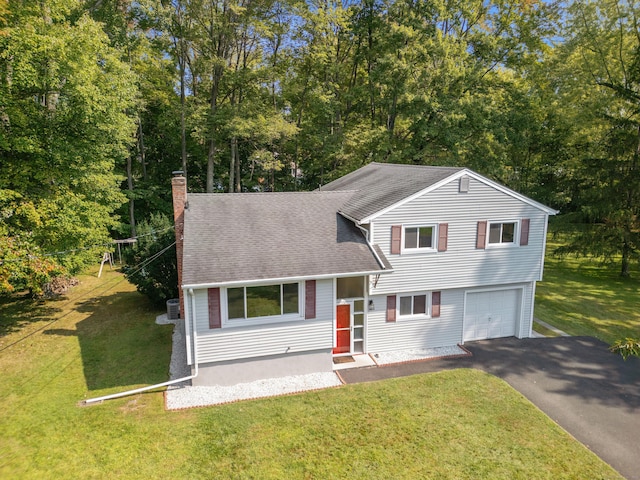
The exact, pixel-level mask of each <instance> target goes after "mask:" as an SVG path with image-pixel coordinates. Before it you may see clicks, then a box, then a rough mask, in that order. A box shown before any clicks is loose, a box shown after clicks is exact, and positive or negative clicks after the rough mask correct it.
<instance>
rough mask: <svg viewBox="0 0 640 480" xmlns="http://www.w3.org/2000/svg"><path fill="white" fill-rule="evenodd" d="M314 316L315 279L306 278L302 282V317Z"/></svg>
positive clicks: (309, 317) (307, 318)
mask: <svg viewBox="0 0 640 480" xmlns="http://www.w3.org/2000/svg"><path fill="white" fill-rule="evenodd" d="M313 318H316V281H315V280H307V281H306V282H305V283H304V319H305V320H311V319H313Z"/></svg>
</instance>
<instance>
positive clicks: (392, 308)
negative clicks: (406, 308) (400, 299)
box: [387, 295, 396, 322]
mask: <svg viewBox="0 0 640 480" xmlns="http://www.w3.org/2000/svg"><path fill="white" fill-rule="evenodd" d="M395 321H396V296H395V295H389V296H388V297H387V322H395Z"/></svg>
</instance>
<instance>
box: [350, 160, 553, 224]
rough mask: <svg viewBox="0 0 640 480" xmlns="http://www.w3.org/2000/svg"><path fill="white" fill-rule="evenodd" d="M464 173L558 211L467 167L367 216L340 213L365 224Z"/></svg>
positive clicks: (504, 191) (537, 205)
mask: <svg viewBox="0 0 640 480" xmlns="http://www.w3.org/2000/svg"><path fill="white" fill-rule="evenodd" d="M464 175H468V176H470V177H473V178H474V179H476V180H478V181H479V182H482V183H484V184H486V185H489V186H491V187H493V188H495V189H497V190H499V191H501V192H502V193H505V194H507V195H510V196H512V197H515V198H517V199H518V200H520V201H522V202H525V203H527V204H529V205H531V206H532V207H535V208H537V209H539V210H542V211H543V212H544V213H546V214H547V215H556V214H557V213H560V211H559V210H554V209H553V208H549V207H547V206H546V205H543V204H542V203H539V202H536V201H535V200H533V199H531V198H529V197H527V196H525V195H522V194H521V193H518V192H516V191H515V190H511V189H510V188H508V187H505V186H504V185H500V184H499V183H497V182H494V181H493V180H490V179H488V178H487V177H484V176H482V175H480V174H479V173H476V172H474V171H473V170H469V169H468V168H463V169H462V170H460V171H458V172H456V173H453V174H451V175H449V176H448V177H445V178H443V179H442V180H440V181H438V182H436V183H434V184H433V185H429V186H428V187H426V188H423V189H422V190H420V191H418V192H416V193H414V194H412V195H409V196H408V197H405V198H403V199H402V200H400V201H398V202H396V203H394V204H393V205H389V206H388V207H385V208H383V209H382V210H379V211H377V212H375V213H372V214H371V215H368V216H367V217H365V218H363V219H361V220H356V219H355V218H352V217H349V216H348V215H345V214H344V213H343V212H342V211H340V212H339V213H340V215H342V216H344V217H345V218H348V219H349V220H351V221H352V222H355V223H356V225H362V224H366V223H371V222H372V221H373V220H375V219H376V218H377V217H379V216H380V215H384V214H385V213H387V212H389V211H391V210H393V209H394V208H397V207H399V206H400V205H403V204H405V203H407V202H410V201H411V200H413V199H415V198H418V197H420V196H422V195H425V194H427V193H429V192H432V191H433V190H436V189H438V188H440V187H441V186H443V185H446V184H447V183H449V182H451V181H453V180H457V179H458V178H460V177H462V176H464Z"/></svg>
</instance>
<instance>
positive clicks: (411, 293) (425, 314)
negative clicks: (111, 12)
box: [396, 291, 432, 320]
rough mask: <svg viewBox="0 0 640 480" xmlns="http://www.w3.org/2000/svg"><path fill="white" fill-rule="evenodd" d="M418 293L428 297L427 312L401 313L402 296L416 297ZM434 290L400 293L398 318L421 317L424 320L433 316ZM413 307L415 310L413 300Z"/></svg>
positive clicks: (398, 297) (397, 297)
mask: <svg viewBox="0 0 640 480" xmlns="http://www.w3.org/2000/svg"><path fill="white" fill-rule="evenodd" d="M417 295H426V297H427V305H426V310H427V313H418V314H413V313H412V314H411V315H402V314H401V313H400V297H409V296H411V297H415V296H417ZM431 296H432V292H426V291H425V292H405V293H398V294H397V295H396V320H411V319H421V320H424V319H425V318H431V301H432V298H431ZM411 302H412V303H411V307H412V310H413V300H412V301H411Z"/></svg>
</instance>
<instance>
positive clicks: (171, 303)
mask: <svg viewBox="0 0 640 480" xmlns="http://www.w3.org/2000/svg"><path fill="white" fill-rule="evenodd" d="M179 318H180V299H178V298H172V299H171V300H167V319H168V320H178V319H179Z"/></svg>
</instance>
